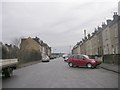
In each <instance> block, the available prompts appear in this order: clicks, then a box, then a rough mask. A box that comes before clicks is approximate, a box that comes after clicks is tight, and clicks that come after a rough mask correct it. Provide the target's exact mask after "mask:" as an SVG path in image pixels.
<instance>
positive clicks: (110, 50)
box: [72, 12, 120, 63]
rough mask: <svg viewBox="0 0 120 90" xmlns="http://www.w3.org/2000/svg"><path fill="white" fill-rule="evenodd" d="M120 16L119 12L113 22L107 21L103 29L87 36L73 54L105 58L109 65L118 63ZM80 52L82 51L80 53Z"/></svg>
mask: <svg viewBox="0 0 120 90" xmlns="http://www.w3.org/2000/svg"><path fill="white" fill-rule="evenodd" d="M119 27H120V16H119V15H118V14H117V12H115V13H114V15H113V20H110V19H108V20H106V24H105V23H104V22H103V23H102V25H101V27H98V28H97V29H95V30H94V32H93V33H92V35H91V34H88V35H87V36H85V37H84V38H83V39H82V40H81V41H80V42H79V43H77V44H76V45H75V47H74V48H73V49H72V53H73V54H74V52H81V54H87V55H94V56H95V55H97V56H99V55H100V56H103V57H104V59H106V60H108V59H109V61H106V62H109V63H117V61H116V60H118V58H119V56H120V29H119ZM79 50H80V51H79Z"/></svg>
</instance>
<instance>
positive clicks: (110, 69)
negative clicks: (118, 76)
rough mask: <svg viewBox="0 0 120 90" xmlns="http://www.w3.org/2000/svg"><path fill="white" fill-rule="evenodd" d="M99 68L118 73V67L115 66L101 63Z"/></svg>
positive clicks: (119, 71)
mask: <svg viewBox="0 0 120 90" xmlns="http://www.w3.org/2000/svg"><path fill="white" fill-rule="evenodd" d="M100 67H101V68H103V69H106V70H109V71H113V72H116V73H120V70H119V66H118V65H115V64H108V63H102V64H101V65H100Z"/></svg>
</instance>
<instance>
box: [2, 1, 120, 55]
mask: <svg viewBox="0 0 120 90" xmlns="http://www.w3.org/2000/svg"><path fill="white" fill-rule="evenodd" d="M118 1H119V0H102V1H101V0H3V1H2V3H0V13H1V14H0V18H1V19H2V22H0V24H1V23H2V25H0V27H2V29H1V30H2V31H1V32H2V33H1V34H2V35H1V36H2V42H3V43H12V41H13V40H14V39H15V38H21V37H26V38H27V37H36V36H37V37H39V38H40V39H41V40H43V41H44V42H45V43H47V44H48V45H49V46H50V47H52V52H65V53H69V52H70V50H71V49H72V47H73V46H74V45H75V44H76V43H77V42H79V41H81V39H82V38H83V37H84V29H85V30H86V31H87V34H89V33H92V32H93V31H94V29H95V28H97V27H98V26H101V24H102V22H105V21H106V20H107V19H113V13H114V12H118Z"/></svg>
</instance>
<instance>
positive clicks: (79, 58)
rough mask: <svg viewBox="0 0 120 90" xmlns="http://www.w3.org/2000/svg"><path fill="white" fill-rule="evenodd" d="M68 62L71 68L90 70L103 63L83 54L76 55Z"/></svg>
mask: <svg viewBox="0 0 120 90" xmlns="http://www.w3.org/2000/svg"><path fill="white" fill-rule="evenodd" d="M67 62H68V65H69V66H70V67H76V66H79V67H80V66H85V67H88V68H95V67H96V66H98V65H100V64H101V61H98V60H96V59H90V58H89V56H87V55H82V54H81V55H80V54H75V55H72V56H70V58H69V59H68V61H67Z"/></svg>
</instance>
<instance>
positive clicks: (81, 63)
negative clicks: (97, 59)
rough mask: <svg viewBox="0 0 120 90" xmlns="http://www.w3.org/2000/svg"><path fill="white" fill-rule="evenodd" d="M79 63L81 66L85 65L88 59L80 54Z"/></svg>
mask: <svg viewBox="0 0 120 90" xmlns="http://www.w3.org/2000/svg"><path fill="white" fill-rule="evenodd" d="M77 63H78V65H79V66H85V65H86V59H85V58H84V57H83V56H82V55H79V56H78V61H77Z"/></svg>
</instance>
